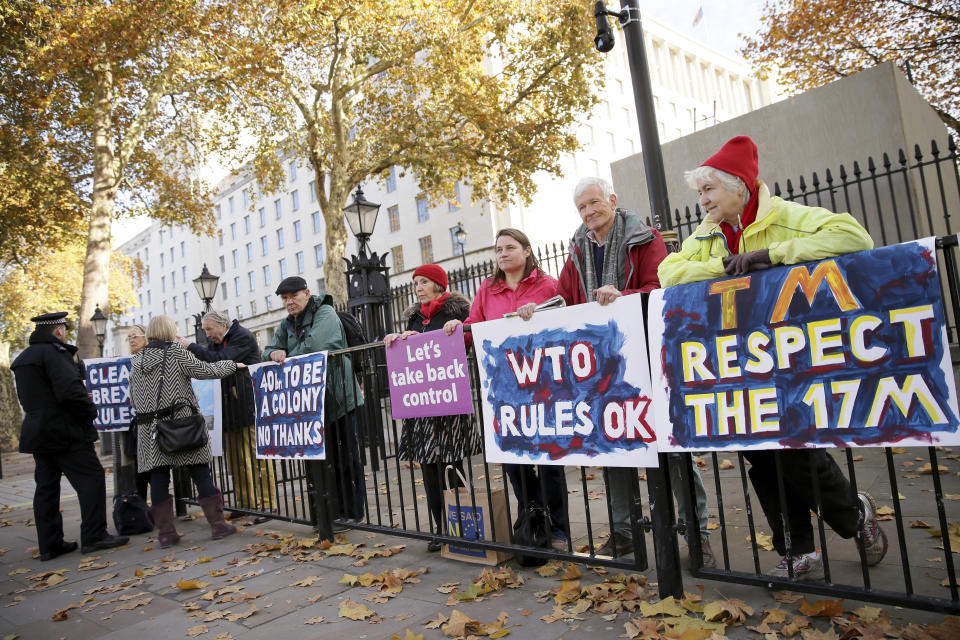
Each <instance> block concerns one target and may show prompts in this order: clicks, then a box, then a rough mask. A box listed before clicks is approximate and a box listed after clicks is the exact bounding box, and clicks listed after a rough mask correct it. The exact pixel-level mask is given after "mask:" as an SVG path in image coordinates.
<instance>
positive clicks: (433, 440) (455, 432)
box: [383, 264, 483, 551]
mask: <svg viewBox="0 0 960 640" xmlns="http://www.w3.org/2000/svg"><path fill="white" fill-rule="evenodd" d="M413 287H414V293H415V294H416V296H417V302H416V303H414V304H413V305H411V306H410V307H408V308H407V309H406V310H405V311H404V312H403V319H404V320H406V321H407V329H406V331H404V332H403V333H401V334H396V333H392V334H390V335H388V336H385V337H384V339H383V343H384V345H385V346H386V348H388V349H389V348H390V345H392V344H393V343H394V341H396V340H397V339H404V340H405V339H406V338H408V337H409V336H412V335H415V334H418V333H426V332H427V331H436V330H438V329H442V328H443V325H444V324H446V323H447V322H449V321H450V320H459V321H461V322H462V321H464V320H466V318H467V315H468V314H469V313H470V300H469V299H468V298H467V297H466V296H464V295H463V294H460V293H457V292H456V291H447V272H446V271H444V270H443V267H441V266H439V265H436V264H425V265H421V266H420V267H417V270H416V271H414V272H413ZM482 450H483V443H482V442H481V436H480V430H479V428H478V427H477V424H476V422H475V421H474V418H473V416H472V415H456V416H443V417H437V418H412V419H408V420H404V421H403V432H402V434H401V435H400V445H399V447H398V449H397V457H398V458H399V459H400V460H410V461H411V462H417V463H419V464H420V472H421V473H422V474H423V488H424V490H425V491H426V494H427V506H428V507H429V509H430V516H431V519H432V521H433V524H432V530H433V531H434V532H436V533H437V534H442V533H443V525H442V523H443V473H444V469H445V468H446V466H447V465H453V466H454V467H455V468H457V469H458V470H459V471H460V472H461V473H463V459H464V458H465V457H467V456H473V455H477V454H479V453H480V452H481V451H482ZM450 475H451V477H450V483H451V485H450V486H451V487H452V486H455V485H456V486H459V485H460V482H459V480H458V479H455V478H454V477H453V476H455V475H456V474H450ZM440 547H441V543H440V541H438V540H431V541H430V542H429V543H427V549H428V550H429V551H439V550H440Z"/></svg>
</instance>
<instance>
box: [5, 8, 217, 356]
mask: <svg viewBox="0 0 960 640" xmlns="http://www.w3.org/2000/svg"><path fill="white" fill-rule="evenodd" d="M217 8H218V7H217V6H216V3H215V2H205V1H203V0H156V1H153V2H139V1H133V0H111V1H107V0H92V1H90V2H56V1H54V0H11V1H10V2H6V3H3V6H2V8H0V21H2V24H0V32H2V35H0V45H2V48H0V77H2V78H3V81H2V82H0V107H2V112H0V113H2V114H3V115H2V116H0V139H2V142H3V145H2V146H0V166H2V167H3V168H4V171H3V175H2V178H0V209H2V210H3V211H5V212H10V218H8V220H7V221H5V225H4V228H3V232H2V233H0V264H16V263H23V261H24V260H29V258H31V257H32V256H35V255H38V254H42V253H43V252H45V251H49V250H50V249H56V248H58V247H67V246H68V247H70V248H71V250H72V248H73V247H75V243H76V241H77V240H78V239H80V240H82V241H83V242H85V244H86V250H85V253H84V260H83V263H82V268H81V269H80V270H79V272H74V273H63V274H62V276H63V277H65V278H68V280H69V282H70V283H71V286H73V287H74V288H76V287H77V283H78V282H79V281H80V276H81V274H82V283H83V284H82V293H81V298H80V305H79V309H78V318H79V321H80V326H79V329H80V332H79V337H78V345H79V346H80V349H81V354H82V355H86V356H89V355H91V354H93V353H94V352H95V348H96V339H95V337H94V335H93V329H92V327H91V325H90V324H89V318H90V317H91V316H92V315H93V312H94V309H95V307H96V306H97V305H98V304H99V305H101V306H104V305H107V304H108V280H109V274H110V268H109V265H110V249H111V226H112V223H113V221H114V220H115V219H117V218H119V217H121V216H128V215H144V214H146V215H149V216H151V217H152V218H154V219H157V220H161V221H164V222H167V223H170V224H180V225H185V226H187V227H190V228H192V229H193V230H195V231H197V232H207V233H209V232H211V231H212V223H213V220H212V215H211V213H210V192H209V189H208V188H207V187H206V185H205V184H204V183H202V182H201V181H199V180H198V179H197V178H196V171H197V169H198V167H199V166H200V165H201V164H202V162H203V161H204V158H205V152H207V151H208V150H210V149H211V148H212V146H213V145H214V143H217V144H219V143H224V144H227V145H229V144H230V139H231V136H232V135H233V134H234V131H233V130H232V129H230V128H221V129H218V128H217V126H216V125H217V120H216V119H212V120H205V119H204V118H203V115H202V114H205V113H209V112H210V111H211V110H215V109H216V108H217V106H218V96H221V95H223V94H222V92H221V91H220V88H221V85H219V84H218V82H219V81H220V78H221V77H222V70H221V69H220V68H219V67H217V66H215V65H211V64H209V60H208V59H206V58H205V57H204V56H203V55H201V53H200V52H201V49H202V47H201V46H200V45H201V38H202V35H201V34H202V33H205V32H206V31H207V29H208V28H209V16H210V15H211V13H212V12H214V10H215V9H217ZM205 60H206V63H205ZM205 122H212V123H213V124H212V125H204V124H203V123H205ZM108 310H109V309H108Z"/></svg>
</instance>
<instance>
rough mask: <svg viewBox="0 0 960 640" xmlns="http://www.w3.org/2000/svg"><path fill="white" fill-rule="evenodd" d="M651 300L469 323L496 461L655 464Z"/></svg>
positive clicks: (633, 298)
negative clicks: (646, 310)
mask: <svg viewBox="0 0 960 640" xmlns="http://www.w3.org/2000/svg"><path fill="white" fill-rule="evenodd" d="M643 302H644V301H643V299H642V296H640V295H630V296H623V297H621V298H618V299H617V300H616V301H614V302H613V303H611V304H609V305H607V306H600V305H599V304H598V303H590V304H582V305H577V306H574V307H567V308H564V309H556V310H550V311H542V312H540V313H536V314H534V316H533V319H532V320H529V321H524V320H521V319H520V318H504V319H502V320H492V321H490V322H481V323H478V324H474V325H471V327H472V330H473V338H474V345H475V346H476V349H477V366H478V368H479V372H480V384H481V392H480V397H481V400H482V402H483V424H484V438H485V441H486V456H487V460H488V461H490V462H513V463H520V464H560V465H588V464H589V465H604V466H611V467H644V466H649V467H655V466H657V456H656V446H655V442H654V440H655V434H654V430H653V422H652V415H649V409H650V371H649V365H648V362H647V345H646V335H645V332H644V327H643Z"/></svg>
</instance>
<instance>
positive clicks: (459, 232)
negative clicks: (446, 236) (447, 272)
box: [453, 222, 467, 277]
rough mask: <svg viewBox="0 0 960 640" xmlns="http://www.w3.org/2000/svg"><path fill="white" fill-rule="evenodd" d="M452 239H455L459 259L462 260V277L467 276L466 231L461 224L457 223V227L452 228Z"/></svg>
mask: <svg viewBox="0 0 960 640" xmlns="http://www.w3.org/2000/svg"><path fill="white" fill-rule="evenodd" d="M453 237H454V238H456V239H457V244H459V245H460V257H461V258H463V275H464V277H466V275H467V231H466V229H464V228H463V223H462V222H457V226H456V227H454V230H453Z"/></svg>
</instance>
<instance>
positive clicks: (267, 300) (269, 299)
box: [263, 296, 273, 311]
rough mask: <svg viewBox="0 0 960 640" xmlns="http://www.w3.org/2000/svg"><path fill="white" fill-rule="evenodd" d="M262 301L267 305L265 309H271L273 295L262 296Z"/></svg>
mask: <svg viewBox="0 0 960 640" xmlns="http://www.w3.org/2000/svg"><path fill="white" fill-rule="evenodd" d="M263 303H264V304H265V305H267V311H270V309H273V296H264V298H263Z"/></svg>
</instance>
